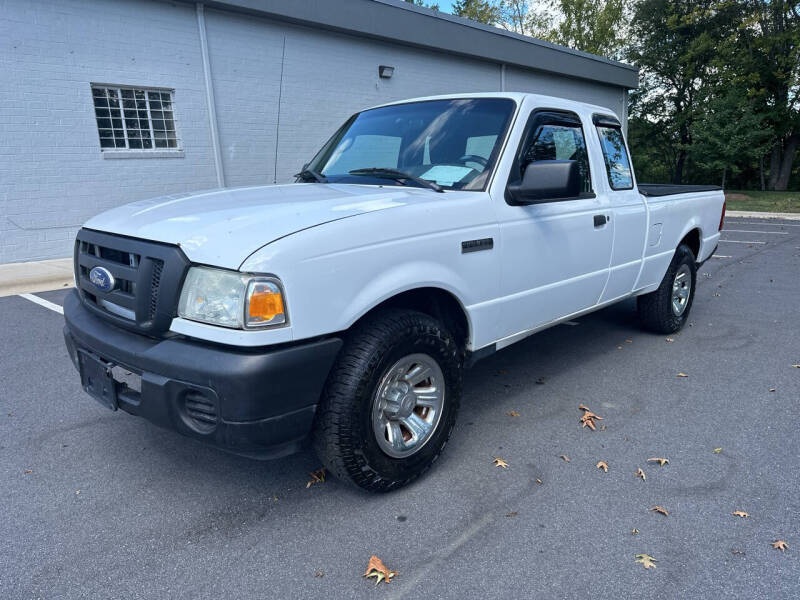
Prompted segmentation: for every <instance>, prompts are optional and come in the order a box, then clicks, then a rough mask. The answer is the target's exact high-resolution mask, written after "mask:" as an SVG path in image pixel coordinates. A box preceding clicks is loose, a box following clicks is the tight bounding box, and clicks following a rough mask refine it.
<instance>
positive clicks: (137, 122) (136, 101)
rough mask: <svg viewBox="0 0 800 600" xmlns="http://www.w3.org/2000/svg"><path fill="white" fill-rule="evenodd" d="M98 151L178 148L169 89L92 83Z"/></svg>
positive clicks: (178, 143) (179, 144)
mask: <svg viewBox="0 0 800 600" xmlns="http://www.w3.org/2000/svg"><path fill="white" fill-rule="evenodd" d="M92 98H93V99H94V114H95V117H96V118H97V131H98V133H99V134H100V148H101V150H109V149H114V150H120V149H122V150H179V149H180V147H181V143H180V139H179V138H178V134H177V131H176V129H175V115H174V113H173V110H172V91H171V90H156V89H143V88H126V87H116V86H114V87H111V86H100V85H93V86H92Z"/></svg>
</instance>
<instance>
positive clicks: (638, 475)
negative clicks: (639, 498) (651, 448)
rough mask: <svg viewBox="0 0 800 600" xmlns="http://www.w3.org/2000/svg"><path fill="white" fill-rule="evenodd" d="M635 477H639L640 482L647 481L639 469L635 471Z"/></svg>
mask: <svg viewBox="0 0 800 600" xmlns="http://www.w3.org/2000/svg"><path fill="white" fill-rule="evenodd" d="M636 477H641V478H642V481H646V480H647V475H645V474H644V471H642V468H641V467H639V468H638V469H636Z"/></svg>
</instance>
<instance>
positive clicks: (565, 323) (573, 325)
mask: <svg viewBox="0 0 800 600" xmlns="http://www.w3.org/2000/svg"><path fill="white" fill-rule="evenodd" d="M562 325H570V326H572V327H575V325H580V323H578V322H577V321H564V322H563V323H562Z"/></svg>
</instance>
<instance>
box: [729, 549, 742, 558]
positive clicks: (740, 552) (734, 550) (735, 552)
mask: <svg viewBox="0 0 800 600" xmlns="http://www.w3.org/2000/svg"><path fill="white" fill-rule="evenodd" d="M731 554H733V555H735V556H744V555H745V554H744V550H739V549H738V548H731Z"/></svg>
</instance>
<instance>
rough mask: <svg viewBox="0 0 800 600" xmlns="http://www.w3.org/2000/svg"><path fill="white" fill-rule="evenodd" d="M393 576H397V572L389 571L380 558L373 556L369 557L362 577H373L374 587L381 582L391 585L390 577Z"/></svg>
mask: <svg viewBox="0 0 800 600" xmlns="http://www.w3.org/2000/svg"><path fill="white" fill-rule="evenodd" d="M395 575H397V571H390V570H389V569H388V568H387V567H386V565H385V564H383V561H382V560H381V559H380V558H378V557H377V556H375V555H374V554H373V555H372V556H370V557H369V563H367V570H366V571H364V577H367V578H369V577H375V585H378V584H379V583H380V582H381V581H385V582H386V583H391V581H392V577H394V576H395Z"/></svg>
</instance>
